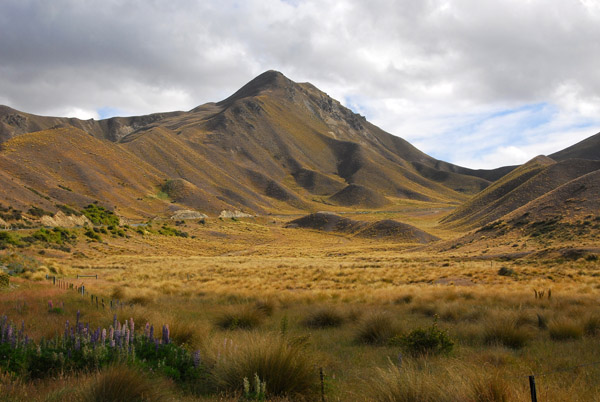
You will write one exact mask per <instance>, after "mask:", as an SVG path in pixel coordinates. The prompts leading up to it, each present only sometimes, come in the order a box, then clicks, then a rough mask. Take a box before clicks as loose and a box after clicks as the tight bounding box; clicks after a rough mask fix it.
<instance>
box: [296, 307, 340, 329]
mask: <svg viewBox="0 0 600 402" xmlns="http://www.w3.org/2000/svg"><path fill="white" fill-rule="evenodd" d="M344 321H345V319H344V316H343V315H342V314H341V313H340V312H339V311H337V310H336V309H334V308H332V307H329V306H328V307H321V308H320V309H318V310H316V311H313V312H311V313H310V314H309V315H308V316H307V317H306V318H305V319H304V321H303V324H304V325H305V326H307V327H309V328H331V327H339V326H341V325H342V324H343V323H344Z"/></svg>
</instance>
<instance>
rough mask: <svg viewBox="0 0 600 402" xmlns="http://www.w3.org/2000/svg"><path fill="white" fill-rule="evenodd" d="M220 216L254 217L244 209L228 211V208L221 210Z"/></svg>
mask: <svg viewBox="0 0 600 402" xmlns="http://www.w3.org/2000/svg"><path fill="white" fill-rule="evenodd" d="M219 218H252V215H250V214H246V213H244V212H242V211H238V210H235V211H227V210H223V211H221V214H220V215H219Z"/></svg>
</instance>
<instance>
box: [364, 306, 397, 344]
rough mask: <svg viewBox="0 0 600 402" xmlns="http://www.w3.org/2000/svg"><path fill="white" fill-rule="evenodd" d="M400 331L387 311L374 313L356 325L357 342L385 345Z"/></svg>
mask: <svg viewBox="0 0 600 402" xmlns="http://www.w3.org/2000/svg"><path fill="white" fill-rule="evenodd" d="M399 332H400V331H399V330H398V328H397V326H396V325H395V323H394V321H393V319H392V317H391V316H390V315H389V314H387V313H374V314H371V315H369V316H367V317H365V318H363V319H362V320H361V321H360V322H359V323H358V325H357V327H356V333H355V336H354V339H355V341H356V342H357V343H365V344H369V345H385V344H387V343H388V342H389V340H390V339H391V338H393V337H394V336H396V335H397V334H398V333H399Z"/></svg>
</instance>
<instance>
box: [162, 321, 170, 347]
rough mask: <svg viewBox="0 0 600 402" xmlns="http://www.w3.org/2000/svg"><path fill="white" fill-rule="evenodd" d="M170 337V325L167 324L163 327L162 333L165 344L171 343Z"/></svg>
mask: <svg viewBox="0 0 600 402" xmlns="http://www.w3.org/2000/svg"><path fill="white" fill-rule="evenodd" d="M169 335H170V331H169V325H168V324H165V325H163V331H162V341H163V343H164V344H168V343H169Z"/></svg>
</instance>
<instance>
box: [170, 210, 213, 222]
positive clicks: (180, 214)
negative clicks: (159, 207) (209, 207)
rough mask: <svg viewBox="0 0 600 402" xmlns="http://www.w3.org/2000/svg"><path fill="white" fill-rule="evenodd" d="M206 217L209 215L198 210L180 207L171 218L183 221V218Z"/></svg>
mask: <svg viewBox="0 0 600 402" xmlns="http://www.w3.org/2000/svg"><path fill="white" fill-rule="evenodd" d="M206 218H208V215H205V214H203V213H201V212H198V211H192V210H191V209H180V210H179V211H177V212H175V213H174V214H173V216H171V219H173V220H174V221H182V220H186V219H206Z"/></svg>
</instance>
